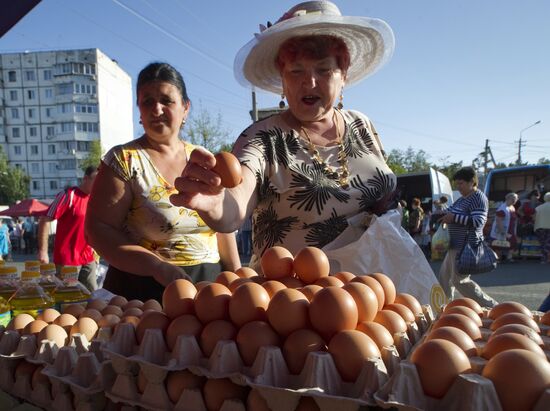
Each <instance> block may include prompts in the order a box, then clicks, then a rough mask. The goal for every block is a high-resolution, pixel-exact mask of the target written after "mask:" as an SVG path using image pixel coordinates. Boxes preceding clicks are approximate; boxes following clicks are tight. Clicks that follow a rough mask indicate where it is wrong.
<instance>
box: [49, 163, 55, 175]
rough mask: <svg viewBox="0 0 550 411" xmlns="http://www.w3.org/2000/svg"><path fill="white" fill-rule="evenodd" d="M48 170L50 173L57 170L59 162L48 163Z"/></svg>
mask: <svg viewBox="0 0 550 411" xmlns="http://www.w3.org/2000/svg"><path fill="white" fill-rule="evenodd" d="M48 171H49V172H50V173H55V172H56V171H57V164H55V163H48Z"/></svg>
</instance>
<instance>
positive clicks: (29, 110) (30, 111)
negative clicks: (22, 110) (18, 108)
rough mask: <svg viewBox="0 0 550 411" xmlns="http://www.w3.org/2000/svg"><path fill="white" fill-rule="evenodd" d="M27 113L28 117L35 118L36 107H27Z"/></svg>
mask: <svg viewBox="0 0 550 411" xmlns="http://www.w3.org/2000/svg"><path fill="white" fill-rule="evenodd" d="M27 114H28V117H29V118H35V117H36V109H35V108H29V109H28V110H27Z"/></svg>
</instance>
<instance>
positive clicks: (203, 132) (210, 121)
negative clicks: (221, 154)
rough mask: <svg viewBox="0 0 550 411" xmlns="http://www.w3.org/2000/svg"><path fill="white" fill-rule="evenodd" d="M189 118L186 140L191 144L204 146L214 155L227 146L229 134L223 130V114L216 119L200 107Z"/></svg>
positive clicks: (186, 127)
mask: <svg viewBox="0 0 550 411" xmlns="http://www.w3.org/2000/svg"><path fill="white" fill-rule="evenodd" d="M189 117H190V119H188V121H187V124H186V126H185V129H184V133H185V135H186V136H184V138H186V140H188V141H189V142H190V143H191V144H195V145H198V146H202V147H204V148H206V149H207V150H209V151H211V152H213V153H217V152H218V151H220V149H221V147H224V146H225V145H226V144H227V142H226V140H227V138H228V136H229V132H228V131H227V130H225V129H224V128H223V125H222V115H221V113H218V115H217V116H215V117H214V116H212V115H211V114H210V113H209V112H208V111H207V110H206V109H205V108H203V107H202V106H201V105H199V109H198V111H197V112H196V113H192V114H191V115H190V116H189Z"/></svg>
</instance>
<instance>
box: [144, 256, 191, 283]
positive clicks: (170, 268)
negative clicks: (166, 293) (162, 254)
mask: <svg viewBox="0 0 550 411" xmlns="http://www.w3.org/2000/svg"><path fill="white" fill-rule="evenodd" d="M153 278H154V279H155V280H156V281H157V282H158V283H160V284H161V285H163V286H165V287H166V286H167V285H168V284H170V283H171V282H172V281H174V280H178V279H180V278H183V279H184V280H189V281H191V277H189V276H188V275H187V274H185V272H184V271H183V268H180V267H178V266H175V265H173V264H170V263H166V262H162V263H161V264H159V267H158V268H157V269H156V270H155V272H154V273H153Z"/></svg>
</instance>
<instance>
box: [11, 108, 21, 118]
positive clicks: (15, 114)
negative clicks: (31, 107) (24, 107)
mask: <svg viewBox="0 0 550 411" xmlns="http://www.w3.org/2000/svg"><path fill="white" fill-rule="evenodd" d="M11 118H19V110H18V109H16V108H12V109H11Z"/></svg>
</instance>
